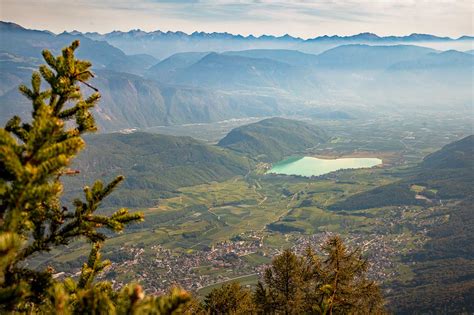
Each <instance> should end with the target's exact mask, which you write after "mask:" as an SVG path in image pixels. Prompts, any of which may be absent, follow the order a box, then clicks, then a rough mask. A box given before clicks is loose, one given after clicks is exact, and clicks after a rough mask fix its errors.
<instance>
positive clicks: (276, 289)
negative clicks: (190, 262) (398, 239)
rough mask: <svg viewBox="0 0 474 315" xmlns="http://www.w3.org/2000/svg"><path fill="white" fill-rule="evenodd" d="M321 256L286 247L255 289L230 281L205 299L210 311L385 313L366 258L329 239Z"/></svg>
mask: <svg viewBox="0 0 474 315" xmlns="http://www.w3.org/2000/svg"><path fill="white" fill-rule="evenodd" d="M322 251H323V254H322V255H317V254H316V253H315V252H314V251H313V250H312V249H311V248H310V247H308V249H307V250H306V251H305V252H304V254H303V255H297V254H295V253H294V252H292V251H291V250H289V249H288V250H285V251H284V252H283V253H282V254H281V255H278V256H277V257H275V258H274V259H273V261H272V264H271V265H270V266H269V267H268V268H267V269H266V270H265V274H264V277H263V282H259V283H258V285H257V287H256V288H255V290H254V291H251V290H250V289H247V288H243V287H241V286H240V285H239V284H237V283H231V284H227V285H224V286H222V287H221V288H218V289H214V290H213V291H211V292H210V293H209V294H208V295H207V296H206V298H205V300H204V304H203V305H202V306H201V307H202V310H203V311H202V312H203V313H204V314H205V313H210V314H248V313H254V314H383V313H385V309H384V301H383V298H382V295H381V293H380V290H379V287H378V285H377V284H376V283H375V282H374V281H370V280H368V279H367V261H366V260H365V259H363V258H362V256H361V254H360V251H359V250H358V249H356V250H354V251H349V250H348V249H347V248H346V247H345V246H344V244H343V242H342V241H341V239H340V238H339V237H333V238H330V239H329V240H328V241H327V242H326V243H325V244H324V245H323V247H322Z"/></svg>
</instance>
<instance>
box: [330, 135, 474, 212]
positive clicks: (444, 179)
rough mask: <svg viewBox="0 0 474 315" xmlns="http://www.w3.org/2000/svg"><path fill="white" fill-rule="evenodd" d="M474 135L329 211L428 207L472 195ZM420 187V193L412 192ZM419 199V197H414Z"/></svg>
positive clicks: (451, 144)
mask: <svg viewBox="0 0 474 315" xmlns="http://www.w3.org/2000/svg"><path fill="white" fill-rule="evenodd" d="M473 148H474V136H472V135H471V136H468V137H465V138H463V139H461V140H459V141H456V142H453V143H450V144H448V145H446V146H445V147H443V148H442V149H441V150H439V151H436V152H434V153H432V154H430V155H428V156H427V157H425V159H424V160H423V162H421V163H420V164H419V165H418V166H416V167H413V168H411V169H409V170H407V171H406V175H404V178H403V179H402V180H400V181H398V182H396V183H393V184H389V185H386V186H381V187H377V188H375V189H373V190H370V191H367V192H363V193H360V194H356V195H353V196H350V197H348V198H347V199H346V200H343V201H340V202H337V203H335V204H333V205H331V206H330V209H332V210H359V209H368V208H376V207H384V206H398V205H427V204H429V203H432V202H437V201H436V200H440V199H463V198H467V197H469V196H471V195H472V194H473V187H474V172H473V160H474V149H473ZM413 185H417V186H420V187H423V189H422V191H418V192H417V191H415V190H414V189H412V186H413ZM417 196H418V198H417Z"/></svg>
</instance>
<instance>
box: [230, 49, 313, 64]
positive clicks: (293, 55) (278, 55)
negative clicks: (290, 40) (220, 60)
mask: <svg viewBox="0 0 474 315" xmlns="http://www.w3.org/2000/svg"><path fill="white" fill-rule="evenodd" d="M223 54H224V55H233V56H242V57H249V58H261V59H272V60H275V61H279V62H284V63H287V64H289V65H292V66H314V65H316V63H317V56H316V55H313V54H306V53H303V52H300V51H297V50H289V49H250V50H241V51H226V52H224V53H223Z"/></svg>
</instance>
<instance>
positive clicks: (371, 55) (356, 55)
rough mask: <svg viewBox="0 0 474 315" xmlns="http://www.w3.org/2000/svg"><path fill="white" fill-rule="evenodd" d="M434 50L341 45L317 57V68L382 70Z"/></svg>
mask: <svg viewBox="0 0 474 315" xmlns="http://www.w3.org/2000/svg"><path fill="white" fill-rule="evenodd" d="M432 52H436V50H434V49H431V48H426V47H418V46H413V45H394V46H370V45H360V44H357V45H356V44H352V45H343V46H339V47H336V48H333V49H330V50H327V51H325V52H323V53H321V54H319V55H318V56H317V64H318V66H319V67H323V68H332V69H344V70H349V69H362V70H371V69H374V68H375V69H384V68H387V67H389V66H391V65H393V64H395V63H398V62H402V61H405V60H412V59H416V58H420V57H422V56H425V55H426V54H428V53H432Z"/></svg>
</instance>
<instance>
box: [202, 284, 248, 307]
mask: <svg viewBox="0 0 474 315" xmlns="http://www.w3.org/2000/svg"><path fill="white" fill-rule="evenodd" d="M204 306H205V309H206V310H207V311H208V313H209V314H212V315H218V314H249V313H251V312H252V310H253V309H254V305H253V301H252V292H251V291H250V290H248V289H245V288H242V286H241V285H240V284H239V283H237V282H232V283H230V284H225V285H223V286H222V287H220V288H217V289H213V290H212V291H211V292H210V293H209V294H208V295H207V296H206V298H205V300H204Z"/></svg>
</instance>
